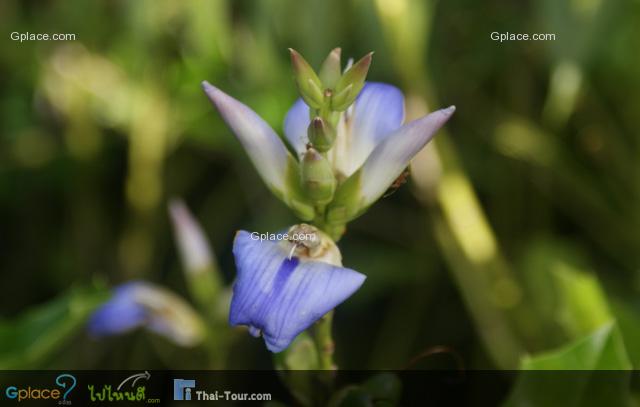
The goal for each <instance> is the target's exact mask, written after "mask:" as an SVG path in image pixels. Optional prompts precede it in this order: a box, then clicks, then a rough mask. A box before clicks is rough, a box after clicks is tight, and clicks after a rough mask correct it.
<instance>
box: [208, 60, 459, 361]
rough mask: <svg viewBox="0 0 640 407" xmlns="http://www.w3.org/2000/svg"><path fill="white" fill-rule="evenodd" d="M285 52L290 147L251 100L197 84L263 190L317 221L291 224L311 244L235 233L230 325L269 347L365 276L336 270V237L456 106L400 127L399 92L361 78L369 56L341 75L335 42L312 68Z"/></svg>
mask: <svg viewBox="0 0 640 407" xmlns="http://www.w3.org/2000/svg"><path fill="white" fill-rule="evenodd" d="M290 51H291V61H292V66H293V70H294V77H295V82H296V85H297V87H298V91H299V93H300V96H301V97H300V99H299V100H298V101H296V102H295V103H294V105H293V107H292V108H291V109H290V110H289V112H288V113H287V115H286V118H285V121H284V133H285V136H286V141H287V142H288V143H289V147H290V149H289V148H287V146H286V145H285V143H284V142H283V140H282V139H281V138H280V137H279V136H278V135H277V134H276V132H275V131H274V130H273V129H272V128H271V126H269V125H268V124H267V123H266V122H265V121H264V120H263V119H262V118H261V117H260V116H259V115H258V114H256V113H255V112H254V111H253V110H251V109H250V108H249V107H247V106H246V105H244V104H242V103H241V102H239V101H237V100H236V99H234V98H232V97H231V96H229V95H227V94H226V93H224V92H223V91H221V90H220V89H218V88H216V87H214V86H213V85H211V84H209V83H208V82H206V81H205V82H203V84H202V86H203V89H204V91H205V93H206V94H207V96H208V97H209V99H210V100H211V102H212V103H213V105H214V106H215V107H216V108H217V110H218V111H219V112H220V115H221V116H222V118H223V119H224V120H225V122H226V123H227V125H228V126H229V127H230V128H231V130H232V131H233V132H234V134H235V135H236V137H237V138H238V140H239V141H240V143H241V144H242V145H243V147H244V148H245V150H246V152H247V154H248V155H249V158H250V159H251V161H252V162H253V164H254V165H255V167H256V169H257V170H258V173H259V174H260V176H261V177H262V179H263V180H264V182H265V183H266V185H267V187H268V188H269V189H270V190H271V191H272V192H273V193H274V194H275V195H276V196H277V197H278V198H280V199H281V200H282V201H283V202H284V203H285V204H286V205H288V206H289V207H290V208H291V209H292V211H293V212H294V213H295V214H296V215H297V216H298V217H299V218H300V219H301V220H303V221H306V222H311V223H313V225H314V226H310V225H307V224H301V225H295V226H293V227H292V228H291V229H290V230H289V234H294V233H295V232H300V231H301V230H302V231H305V232H307V233H309V232H310V233H312V234H316V236H317V237H318V238H317V239H312V240H311V242H312V243H309V242H304V241H288V240H287V241H281V242H274V241H262V240H255V239H252V238H251V234H250V233H249V232H246V231H240V232H238V234H237V235H236V239H235V242H234V247H233V252H234V257H235V260H236V266H237V269H238V277H237V279H236V282H235V284H234V289H233V297H232V302H231V310H230V316H229V322H230V323H231V325H247V326H249V331H250V333H251V334H253V335H254V336H258V335H260V334H262V335H263V337H264V339H265V342H266V344H267V347H268V348H269V350H271V351H273V352H279V351H282V350H284V349H285V348H287V347H288V346H289V344H290V343H291V341H292V340H293V339H294V338H295V337H296V336H297V335H298V334H299V333H301V332H302V331H304V330H305V329H307V328H309V327H310V326H311V325H312V324H313V323H314V322H315V321H317V320H318V319H319V318H321V317H322V316H323V315H324V314H326V313H327V312H329V311H331V310H332V309H333V308H334V307H336V306H337V305H338V304H340V303H341V302H343V301H344V300H345V299H347V298H348V297H349V296H351V295H352V294H353V293H354V292H355V291H356V290H357V289H358V288H359V287H360V286H361V285H362V283H363V282H364V279H365V277H364V275H362V274H360V273H358V272H356V271H354V270H351V269H347V268H344V267H342V263H341V255H340V252H339V250H338V248H337V246H336V245H335V243H334V240H337V239H339V238H340V236H341V235H342V234H343V233H344V230H345V226H346V224H347V223H348V222H349V221H351V220H352V219H354V218H355V217H357V216H359V215H361V214H362V213H363V212H364V211H366V209H367V208H368V207H369V206H370V205H371V204H372V203H374V202H375V201H376V200H378V199H379V198H380V197H381V196H382V195H383V194H384V192H385V191H386V190H387V189H388V188H389V186H390V185H391V184H392V183H393V181H394V180H395V179H396V178H397V177H398V176H399V175H400V174H402V172H403V171H404V170H405V168H406V167H407V165H408V164H409V162H410V160H411V159H412V158H413V157H414V156H415V155H416V154H417V153H418V152H419V151H420V150H421V149H422V148H423V147H424V146H425V145H426V144H427V143H428V142H429V140H431V138H432V137H433V136H434V134H435V133H436V132H437V131H438V130H439V129H440V127H442V125H443V124H444V123H445V122H446V121H447V120H448V119H449V118H450V117H451V115H452V114H453V112H454V110H455V107H453V106H451V107H449V108H446V109H442V110H438V111H436V112H433V113H431V114H429V115H427V116H425V117H423V118H420V119H418V120H414V121H412V122H410V123H408V124H404V125H403V121H404V97H403V95H402V92H400V90H398V89H397V88H396V87H394V86H391V85H388V84H384V83H375V82H366V81H365V80H366V76H367V73H368V70H369V66H370V64H371V58H372V54H368V55H366V56H365V57H363V58H362V59H360V60H359V61H357V62H355V63H349V64H348V65H347V68H346V69H345V70H344V72H343V70H342V67H341V65H342V64H341V58H340V49H335V50H333V51H332V52H331V53H330V54H329V56H328V57H327V58H326V60H325V61H324V63H323V64H322V67H321V69H320V71H319V73H316V72H315V71H314V70H313V69H312V68H311V66H310V65H309V64H308V63H307V62H306V61H305V59H304V58H303V57H302V56H301V55H300V54H299V53H297V52H296V51H294V50H290ZM290 151H293V152H294V153H295V154H292V153H291V152H290Z"/></svg>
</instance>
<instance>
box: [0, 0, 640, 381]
mask: <svg viewBox="0 0 640 407" xmlns="http://www.w3.org/2000/svg"><path fill="white" fill-rule="evenodd" d="M0 23H2V26H3V27H6V30H5V31H7V33H6V35H7V36H8V35H9V33H10V32H12V31H16V32H27V31H28V32H48V33H54V32H65V33H74V34H76V36H77V39H76V40H75V41H67V42H53V41H43V42H23V43H19V42H16V41H11V40H9V39H5V41H3V42H2V43H1V45H0V47H2V48H1V49H0V51H1V52H0V89H1V90H0V225H1V226H0V270H1V273H2V283H3V287H6V288H9V290H7V292H6V293H5V295H3V296H2V299H1V300H0V303H1V304H2V308H1V313H0V316H1V317H2V320H1V322H0V331H1V334H0V341H1V343H2V349H3V353H2V355H1V356H0V364H2V366H21V367H27V366H28V367H38V366H53V367H55V366H65V367H66V368H73V367H84V368H90V367H105V368H144V369H147V368H153V367H166V366H170V367H171V368H174V369H175V368H185V369H186V368H192V367H206V366H202V364H203V363H205V362H203V361H204V360H208V359H206V358H204V359H203V358H202V357H201V353H199V352H205V353H206V352H207V350H206V349H198V350H186V349H180V348H176V347H175V346H173V345H171V344H169V343H165V342H162V341H161V340H159V339H158V338H154V337H151V336H149V335H147V334H145V333H137V334H133V335H129V336H127V337H125V338H113V339H111V340H106V341H101V342H98V341H95V340H93V339H89V338H87V337H86V334H83V333H82V330H81V329H79V326H80V325H81V323H82V320H83V319H84V318H86V316H87V313H88V312H90V310H91V309H92V307H94V306H95V304H96V301H97V300H96V299H97V298H99V295H98V294H96V293H94V290H93V289H90V288H88V287H94V286H95V284H94V281H96V279H98V281H100V280H104V279H106V280H107V281H109V282H110V284H116V283H119V282H123V281H127V280H130V279H132V278H145V279H148V280H152V281H155V282H158V283H161V284H164V285H166V286H168V287H170V288H171V289H173V290H175V291H177V292H178V293H180V294H182V295H185V297H187V298H188V296H187V293H188V290H189V287H188V283H187V282H185V280H184V275H183V273H182V270H181V267H180V261H179V256H178V253H177V251H176V248H175V245H174V243H173V240H172V235H171V228H170V224H169V221H168V218H167V215H166V205H167V202H168V201H169V199H170V198H172V197H174V196H180V197H183V198H184V199H185V201H186V202H187V203H188V205H189V207H190V208H191V209H192V210H193V212H194V214H195V216H196V218H197V219H198V220H199V221H200V222H201V223H202V225H203V228H204V230H205V231H206V232H207V234H208V237H209V239H210V241H211V245H212V247H213V248H214V251H215V252H216V255H217V258H218V260H219V263H220V270H221V272H222V273H223V279H224V281H225V283H227V284H229V283H230V282H231V281H232V279H233V276H234V267H233V260H232V256H231V244H232V240H233V237H234V233H235V231H236V230H238V229H248V230H257V231H273V230H278V229H281V228H283V227H285V226H287V225H290V224H292V223H293V222H294V219H293V218H292V217H291V215H290V214H288V212H287V210H286V208H285V207H284V206H283V205H282V204H280V203H279V202H277V201H276V200H275V199H272V197H271V196H270V195H269V193H268V191H267V189H266V188H265V187H264V185H262V184H261V181H260V179H259V177H258V176H257V175H256V174H255V171H254V169H253V168H252V166H251V164H250V162H249V160H248V159H247V157H246V156H245V154H244V152H243V151H242V149H241V148H240V146H239V143H238V142H237V141H236V140H235V138H234V137H233V135H232V134H231V133H230V131H229V130H228V129H227V128H226V127H225V126H224V124H223V122H222V121H221V119H220V117H219V116H218V115H217V114H216V113H215V112H214V110H213V109H212V108H211V106H210V105H209V103H208V101H207V100H206V98H205V97H204V95H203V94H202V92H201V89H200V82H201V81H202V80H204V79H206V80H208V81H209V82H211V83H213V84H215V85H216V86H218V87H220V88H221V89H223V90H224V91H225V92H228V93H229V94H231V95H233V96H234V97H236V98H237V99H239V100H241V101H242V102H244V103H246V104H247V105H249V106H250V107H252V108H253V109H254V110H255V111H257V112H258V113H259V114H260V115H262V116H263V117H264V118H265V120H267V121H268V122H269V123H270V124H271V125H272V126H273V127H274V129H276V130H277V131H279V132H280V131H281V129H282V119H283V117H284V115H285V113H286V111H287V109H288V107H289V106H290V105H291V103H292V102H293V101H294V100H295V98H296V90H295V86H294V84H293V80H292V77H291V73H290V69H289V65H288V64H289V61H288V53H287V51H286V50H287V48H288V47H293V48H295V49H297V50H299V51H300V52H301V53H302V54H304V55H305V57H306V58H307V59H308V60H309V61H310V62H311V63H312V65H314V66H316V67H317V66H318V65H319V63H320V62H321V60H322V58H323V57H324V55H326V53H327V52H328V51H329V50H330V49H332V48H333V47H335V46H341V47H342V48H343V55H345V56H349V55H351V56H354V57H358V56H361V55H364V54H365V53H366V52H368V51H375V55H374V60H373V65H372V68H371V72H370V75H369V77H370V78H371V79H372V80H376V81H386V82H389V83H392V84H395V85H397V86H399V87H401V88H402V89H403V91H404V92H405V95H406V96H407V114H408V118H414V117H416V116H418V115H421V114H424V113H425V112H426V111H428V110H432V109H435V108H437V107H439V106H446V105H449V104H456V105H457V108H458V110H457V112H456V115H455V117H454V118H453V120H452V121H451V122H450V123H449V124H448V125H447V131H443V132H441V133H440V134H439V135H438V137H437V140H436V142H435V143H432V144H431V145H430V146H429V147H428V148H426V149H425V150H424V151H423V153H421V156H420V157H418V158H417V159H416V160H415V162H414V164H413V168H412V171H413V180H412V182H410V185H409V186H408V187H403V188H402V189H400V190H399V191H398V192H397V193H395V194H393V195H392V196H390V197H388V198H385V199H384V200H382V201H381V202H378V203H377V204H376V205H374V207H373V208H372V209H371V210H370V211H369V212H368V213H367V214H366V215H364V216H362V217H361V218H359V219H358V220H357V221H355V222H354V223H353V224H352V225H351V227H350V229H349V230H348V231H347V234H346V236H345V238H344V239H343V240H342V241H341V250H342V252H343V257H344V262H345V265H347V266H349V267H351V268H354V269H357V270H359V271H362V272H363V273H365V274H367V275H368V279H367V283H366V284H365V285H364V287H363V289H362V290H361V291H360V292H359V293H358V294H357V295H356V296H354V298H353V299H352V300H350V301H348V302H347V303H345V304H344V305H342V306H340V308H339V310H338V312H337V313H336V316H335V325H336V326H335V329H334V332H335V335H336V338H335V339H336V343H337V344H338V346H337V349H336V356H337V360H338V363H339V365H340V366H341V367H343V368H387V369H393V368H401V367H403V366H406V365H407V363H408V361H409V360H411V359H412V358H413V357H414V356H415V355H419V354H421V353H423V352H424V351H425V350H429V349H431V348H434V347H436V346H440V345H446V346H448V347H449V348H451V349H455V352H456V353H457V354H460V355H461V357H462V359H463V360H464V363H465V367H466V368H516V367H518V366H520V361H521V360H522V358H523V357H524V356H525V355H529V354H536V353H538V352H549V351H551V350H552V349H559V350H557V351H555V352H556V353H553V354H549V355H551V356H549V358H550V359H549V358H547V359H542V360H545V361H548V362H549V363H552V362H553V366H554V367H561V368H580V367H587V368H600V367H615V368H621V369H626V368H627V367H629V366H630V365H629V361H630V363H631V364H632V366H634V367H636V368H637V367H638V363H640V348H639V345H638V343H640V341H639V338H640V328H639V327H640V295H639V294H640V251H639V250H638V247H640V165H639V164H638V157H639V156H640V136H639V135H640V120H639V119H638V114H637V113H638V111H640V59H639V58H637V57H636V54H637V52H636V50H638V49H640V3H638V2H637V1H631V0H616V1H609V2H605V1H602V0H561V1H555V0H545V1H523V2H509V3H506V2H504V1H498V0H490V1H485V2H482V3H478V2H473V1H470V0H452V1H447V2H435V1H421V0H375V1H364V0H350V1H338V0H329V1H311V0H305V1H293V0H265V1H249V0H243V1H226V0H215V1H205V0H188V1H182V2H172V1H169V0H159V1H158V0H156V1H153V2H152V1H150V0H145V1H135V2H124V1H94V2H82V1H80V0H71V1H67V2H60V1H49V2H35V1H19V0H5V1H3V2H2V4H0ZM493 31H497V32H506V31H509V32H524V33H555V34H556V35H557V39H556V41H547V42H534V41H529V42H505V43H498V42H495V41H492V40H491V39H490V37H489V35H490V33H491V32H493ZM440 101H441V102H440ZM412 192H413V193H412ZM70 283H72V285H73V287H76V288H73V289H71V291H70V290H69V285H70ZM78 287H87V288H86V289H85V288H78ZM65 293H66V294H65ZM60 321H63V322H60ZM354 321H357V323H356V322H354ZM612 321H616V322H617V325H612V323H613V322H612ZM614 327H616V328H614ZM618 329H619V332H618ZM44 332H50V333H48V334H47V336H48V337H50V338H51V339H47V340H46V341H44V340H43V339H38V338H39V337H40V336H41V335H44ZM234 333H235V331H234ZM212 335H214V336H215V332H214V333H212ZM589 335H591V336H589ZM226 338H227V337H226V336H225V341H227V339H226ZM233 338H234V342H233V345H232V346H231V348H230V351H229V353H228V354H225V360H226V362H225V363H226V366H227V367H231V368H269V367H270V366H271V364H270V360H269V355H268V354H267V352H266V351H265V350H264V349H263V346H261V344H258V342H257V341H255V340H253V339H251V338H250V337H249V335H244V334H243V335H237V336H234V337H233ZM584 338H587V339H584ZM603 338H604V339H603ZM611 338H614V339H611ZM42 341H44V342H42ZM574 341H577V342H574ZM593 341H595V342H597V343H598V344H600V345H598V346H599V347H594V346H591V345H590V343H592V342H593ZM54 342H55V346H54ZM148 343H151V344H152V346H151V347H149V346H147V345H146V344H148ZM78 346H81V347H82V348H83V349H84V351H83V352H72V351H71V350H72V349H74V347H75V348H77V347H78ZM609 347H613V348H611V349H613V350H612V351H611V352H608V351H607V349H609ZM47 349H49V350H51V351H54V349H59V352H60V353H59V354H58V355H57V356H58V358H57V359H56V358H54V359H53V361H51V360H49V361H47V362H45V359H47V357H46V355H45V353H47ZM603 352H604V353H606V354H607V355H609V354H611V353H612V352H613V353H615V355H618V356H620V355H623V354H624V355H626V354H628V360H629V361H628V360H627V356H624V357H622V356H620V358H619V360H617V359H616V360H614V359H612V360H611V361H610V363H609V362H606V363H605V362H603V363H604V364H600V363H599V362H598V363H595V362H594V364H586V365H585V363H588V361H589V360H593V359H591V358H592V357H595V358H596V359H597V360H600V359H598V358H599V356H598V355H599V353H603ZM214 353H215V352H214ZM88 354H90V355H91V357H88V358H83V357H82V356H83V355H85V356H86V355H88ZM114 355H117V356H115V357H114ZM132 355H134V356H132ZM544 355H547V354H546V353H545V354H544ZM615 355H614V356H615ZM545 357H546V356H545ZM607 357H608V356H607ZM543 358H544V357H543ZM55 360H57V362H56V361H55ZM602 360H604V359H602ZM607 360H608V359H607ZM218 362H219V361H218ZM441 362H442V361H441V360H440V358H437V357H433V356H431V357H428V358H423V359H421V360H419V362H418V363H417V365H414V368H431V367H443V366H442V365H441ZM523 363H524V365H523V366H524V367H525V368H531V369H536V368H547V366H548V365H545V363H546V362H542V361H538V359H536V358H535V357H534V358H533V359H526V361H525V362H523ZM216 366H219V365H216ZM444 367H449V368H452V367H454V366H444ZM523 391H525V390H523Z"/></svg>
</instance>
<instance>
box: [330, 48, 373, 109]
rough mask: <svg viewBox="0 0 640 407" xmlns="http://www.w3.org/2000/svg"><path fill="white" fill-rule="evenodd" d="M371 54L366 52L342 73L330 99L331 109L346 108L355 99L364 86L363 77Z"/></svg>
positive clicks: (369, 64) (369, 63)
mask: <svg viewBox="0 0 640 407" xmlns="http://www.w3.org/2000/svg"><path fill="white" fill-rule="evenodd" d="M372 55H373V52H370V53H368V54H367V55H365V56H364V57H362V59H360V60H359V61H358V62H356V63H355V64H353V66H351V68H349V69H348V70H347V72H345V73H344V75H342V77H341V78H340V80H339V81H338V83H337V84H336V87H335V94H334V96H333V99H332V100H331V108H332V109H333V110H337V111H343V110H346V109H347V108H348V107H349V106H351V104H352V103H353V102H354V101H355V100H356V98H357V97H358V94H359V93H360V91H361V90H362V87H363V86H364V81H365V79H367V73H368V72H369V67H370V66H371V58H372ZM349 87H350V89H349Z"/></svg>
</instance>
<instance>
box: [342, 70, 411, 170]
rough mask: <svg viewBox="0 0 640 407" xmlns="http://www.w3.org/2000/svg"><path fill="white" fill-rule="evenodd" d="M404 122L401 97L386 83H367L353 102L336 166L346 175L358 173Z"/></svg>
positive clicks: (397, 90) (397, 91) (396, 90)
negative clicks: (345, 138) (341, 160)
mask: <svg viewBox="0 0 640 407" xmlns="http://www.w3.org/2000/svg"><path fill="white" fill-rule="evenodd" d="M403 120H404V96H403V95H402V92H400V90H399V89H398V88H396V87H395V86H392V85H388V84H386V83H378V82H367V84H366V85H365V86H364V88H362V91H361V92H360V95H358V98H357V99H356V102H355V103H354V108H353V113H352V116H351V118H350V123H347V137H349V140H347V143H346V145H345V147H346V151H345V152H344V156H343V157H345V160H343V162H342V163H340V165H339V167H340V168H341V170H342V172H343V173H344V174H345V175H347V176H349V175H351V174H353V173H354V172H355V171H357V170H358V168H360V167H361V166H362V164H363V163H364V162H365V160H366V159H367V157H368V156H369V154H371V152H372V151H373V149H374V148H375V147H376V146H377V145H378V144H379V143H380V142H382V141H383V140H384V139H385V138H386V137H388V136H389V135H390V134H391V133H393V132H394V131H396V130H397V129H398V128H399V127H400V126H401V125H402V121H403Z"/></svg>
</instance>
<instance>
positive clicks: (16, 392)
mask: <svg viewBox="0 0 640 407" xmlns="http://www.w3.org/2000/svg"><path fill="white" fill-rule="evenodd" d="M76 384H77V381H76V378H75V377H74V376H72V375H70V374H68V373H63V374H60V375H58V377H56V385H57V386H59V387H60V388H61V389H57V388H55V387H54V388H41V387H31V386H27V388H21V387H17V386H8V387H7V389H6V390H5V395H6V396H7V398H9V399H13V400H15V399H17V400H18V401H19V402H20V401H23V400H60V399H62V400H60V402H59V403H58V404H71V401H69V400H67V397H68V396H69V393H71V390H73V389H74V388H75V387H76Z"/></svg>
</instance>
